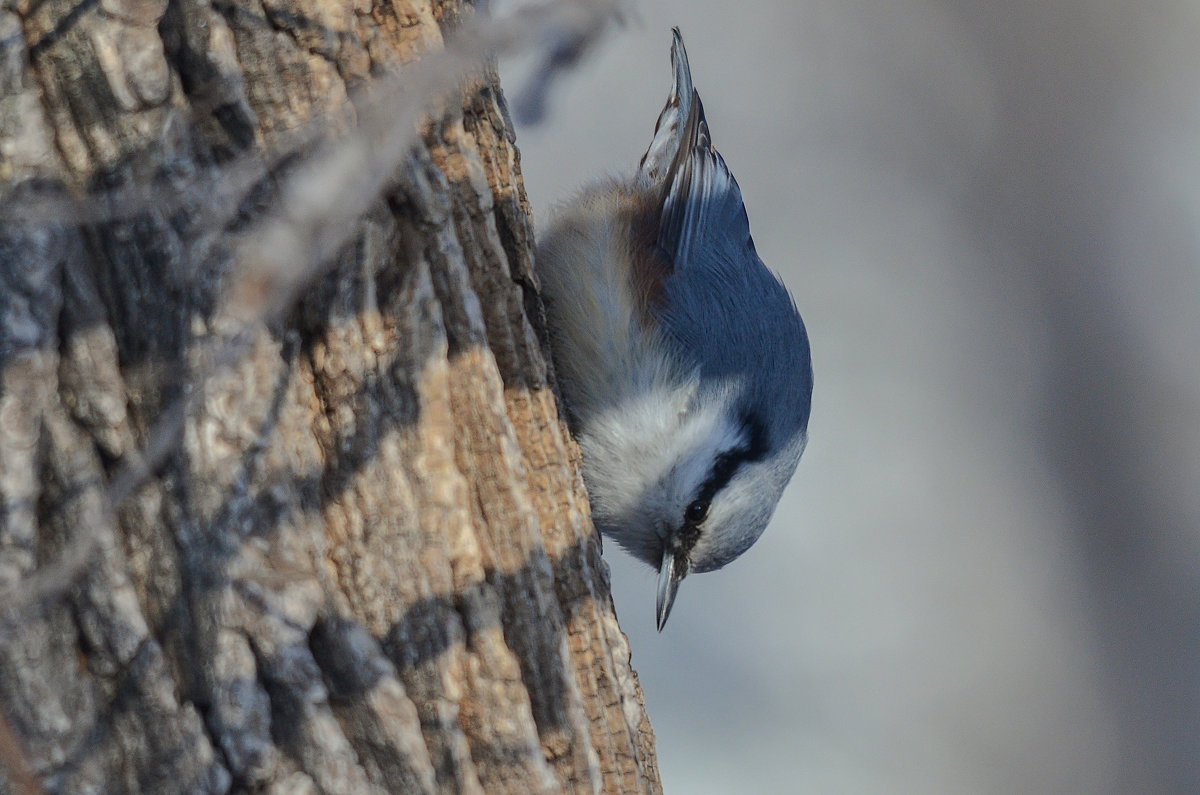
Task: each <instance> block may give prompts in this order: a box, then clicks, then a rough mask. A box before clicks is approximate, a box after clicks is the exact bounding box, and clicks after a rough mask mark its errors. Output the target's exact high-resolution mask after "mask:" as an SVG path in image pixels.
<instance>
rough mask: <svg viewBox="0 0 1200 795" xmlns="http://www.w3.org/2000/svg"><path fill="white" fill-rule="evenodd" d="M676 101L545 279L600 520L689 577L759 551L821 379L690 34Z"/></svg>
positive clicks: (566, 220)
mask: <svg viewBox="0 0 1200 795" xmlns="http://www.w3.org/2000/svg"><path fill="white" fill-rule="evenodd" d="M672 37H673V40H672V45H671V63H672V70H673V79H672V85H671V92H670V95H669V96H668V98H667V101H666V104H665V106H664V107H663V110H662V112H661V113H660V114H659V117H658V122H657V124H656V125H655V129H654V135H653V137H652V139H651V141H650V145H649V147H648V148H647V150H646V153H645V154H644V155H643V156H642V158H641V160H640V162H639V164H638V168H637V171H636V173H634V174H633V175H632V176H631V177H623V178H621V177H606V178H600V179H597V180H595V181H593V182H592V183H591V184H589V185H587V186H585V187H584V188H583V189H582V190H580V192H579V193H578V194H577V195H575V196H574V198H572V199H570V200H569V201H567V202H566V203H564V204H562V205H560V206H559V207H558V208H557V209H556V210H555V211H553V213H552V215H551V219H550V222H549V224H548V225H547V228H546V230H545V232H544V233H543V234H542V235H541V236H540V238H539V240H538V243H537V247H536V250H535V258H534V263H535V264H534V269H535V273H536V274H537V278H538V281H539V283H540V289H541V296H542V301H543V306H544V309H545V320H546V329H547V337H548V342H549V347H550V353H551V358H552V360H553V364H554V370H555V372H556V376H557V383H558V388H559V392H560V395H561V398H562V401H563V403H564V404H565V408H566V420H567V424H568V428H569V429H570V430H571V433H572V435H573V436H574V437H575V440H576V442H577V444H578V445H579V449H580V453H581V457H582V473H583V480H584V485H585V486H586V488H587V492H588V498H589V502H590V504H591V512H592V519H593V521H594V523H595V525H596V527H597V529H598V530H599V531H600V532H601V533H602V534H603V536H604V537H607V538H611V539H612V540H614V541H615V542H616V543H617V544H618V545H619V546H620V547H622V548H623V549H625V550H626V551H627V552H628V553H630V554H631V555H633V556H634V557H636V558H637V559H639V560H641V561H643V562H645V563H647V564H649V565H650V566H651V567H653V568H656V569H657V570H658V575H659V576H658V587H657V595H656V603H655V617H656V626H657V628H658V631H659V632H661V631H662V629H663V627H664V626H665V625H666V622H667V618H668V617H669V616H670V614H671V608H672V606H673V605H674V603H675V596H676V594H677V592H678V590H679V586H680V583H681V582H682V581H683V580H684V578H685V577H687V576H689V575H690V574H692V573H702V572H709V571H715V570H717V569H720V568H721V567H723V566H725V565H726V564H728V563H730V562H731V561H733V560H734V559H736V558H737V557H739V556H740V555H741V554H742V553H744V552H745V551H746V550H747V549H748V548H749V547H750V546H751V545H752V544H753V543H754V542H755V541H757V540H758V538H759V536H761V535H762V532H763V530H764V529H765V528H766V526H767V523H768V522H769V521H770V519H771V516H772V514H773V513H774V511H775V507H776V505H777V504H778V502H779V498H780V496H781V494H782V492H783V489H784V487H785V486H786V485H787V483H788V482H789V481H790V479H791V478H792V475H793V473H794V472H795V470H796V467H797V464H798V463H799V461H800V456H801V454H802V453H803V452H804V449H805V446H806V444H807V442H808V420H809V414H810V409H811V405H812V391H813V372H812V356H811V351H810V346H809V340H808V333H807V331H806V329H805V326H804V321H803V320H802V319H801V316H800V312H799V310H798V309H797V307H796V303H795V301H794V300H793V298H792V296H791V294H790V293H789V291H788V290H787V288H786V287H785V286H784V284H783V282H782V281H781V280H780V279H779V277H778V276H776V275H775V274H774V273H772V271H770V270H769V269H768V268H767V266H766V265H765V264H764V263H763V261H762V259H760V258H759V256H758V253H757V251H756V250H755V247H754V241H753V239H752V238H751V236H750V223H749V219H748V217H747V213H746V207H745V204H744V202H743V200H742V193H741V189H740V188H739V187H738V183H737V181H736V180H735V179H734V177H733V174H732V173H731V172H730V170H729V167H728V166H727V165H726V164H725V160H724V158H722V156H721V155H720V154H718V152H717V150H716V149H715V148H714V147H713V144H712V137H711V134H710V132H709V126H708V122H707V120H706V119H705V116H704V106H703V105H702V103H701V101H700V95H699V93H698V92H697V91H696V90H695V88H694V87H693V85H692V74H691V68H690V66H689V64H688V56H687V50H686V49H685V47H684V43H683V36H682V34H681V33H680V31H679V28H674V29H673V30H672Z"/></svg>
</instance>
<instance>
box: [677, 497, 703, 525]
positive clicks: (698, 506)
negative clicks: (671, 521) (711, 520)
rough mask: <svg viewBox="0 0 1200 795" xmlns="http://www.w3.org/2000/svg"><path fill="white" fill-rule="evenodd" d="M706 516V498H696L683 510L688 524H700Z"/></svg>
mask: <svg viewBox="0 0 1200 795" xmlns="http://www.w3.org/2000/svg"><path fill="white" fill-rule="evenodd" d="M707 517H708V500H696V501H695V502H693V503H692V504H691V505H689V506H688V507H687V510H686V511H684V512H683V518H684V519H686V520H687V522H688V524H693V525H695V524H700V523H701V522H703V521H704V520H705V519H706V518H707Z"/></svg>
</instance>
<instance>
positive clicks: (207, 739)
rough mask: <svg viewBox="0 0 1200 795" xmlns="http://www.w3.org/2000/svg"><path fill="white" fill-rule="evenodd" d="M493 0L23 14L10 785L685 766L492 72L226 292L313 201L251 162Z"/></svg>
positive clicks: (297, 781)
mask: <svg viewBox="0 0 1200 795" xmlns="http://www.w3.org/2000/svg"><path fill="white" fill-rule="evenodd" d="M472 14H473V11H472V9H471V8H470V7H468V6H465V5H464V4H463V3H462V2H460V1H459V0H390V1H389V0H358V2H355V3H345V2H332V0H261V2H260V0H253V1H252V2H248V3H240V2H239V3H228V2H224V1H223V0H170V2H168V0H98V1H97V0H83V1H82V2H81V0H13V2H5V3H4V5H3V6H2V7H0V56H2V57H0V181H2V186H0V190H2V193H0V200H2V202H3V207H2V208H0V215H2V214H3V213H4V212H7V213H8V215H7V216H6V217H4V218H3V220H0V368H2V369H0V499H2V501H3V505H2V507H3V511H2V514H0V515H2V517H3V519H2V524H0V707H2V714H0V790H5V789H7V790H12V791H38V790H40V789H44V790H47V791H53V792H89V791H91V792H100V791H104V792H120V791H126V792H133V791H138V792H155V791H157V792H177V791H188V792H191V791H196V792H206V791H212V792H224V791H229V790H233V791H248V790H256V791H257V790H264V791H278V792H291V791H323V792H366V791H391V792H434V791H438V792H443V791H444V792H483V791H486V792H497V793H503V792H513V793H530V792H557V791H580V792H596V791H603V792H637V791H657V790H659V789H660V785H659V783H658V774H657V769H656V767H655V761H654V740H653V735H652V733H651V730H650V726H649V723H648V720H647V718H646V715H645V712H644V709H643V705H642V699H641V693H640V690H639V688H638V683H637V678H636V676H635V674H634V673H633V671H632V670H631V668H630V667H629V649H628V646H627V643H626V640H625V638H624V636H623V634H622V633H621V631H620V628H619V627H618V625H617V622H616V617H615V615H614V612H613V606H612V603H611V600H610V598H609V593H608V581H607V571H606V569H605V566H604V564H603V562H602V561H601V559H600V556H599V552H600V549H599V542H598V540H597V539H596V537H595V535H594V533H593V530H592V526H591V523H590V520H589V518H588V512H587V501H586V495H585V492H584V491H583V489H582V485H581V481H580V477H579V469H578V461H577V452H576V450H575V448H574V446H573V445H572V444H571V442H570V439H569V437H568V436H567V434H566V432H565V429H564V426H563V424H562V422H561V421H560V419H559V415H558V411H557V407H556V403H555V398H554V395H553V392H552V390H551V387H550V384H551V381H552V375H551V373H550V372H549V368H548V365H547V357H546V355H545V351H544V348H543V345H542V342H541V340H542V339H544V337H543V335H541V334H540V333H539V325H538V324H539V322H540V321H539V320H538V308H537V307H538V303H537V300H536V293H535V290H536V283H535V279H534V276H533V273H532V270H531V261H530V258H531V248H532V232H531V224H530V220H529V214H528V205H527V203H526V200H525V196H524V193H523V188H522V185H521V179H520V170H519V163H518V156H517V152H516V149H515V148H514V146H513V139H512V129H511V126H510V125H509V123H508V122H507V116H506V113H505V112H504V106H503V98H502V96H501V94H500V89H499V85H498V81H497V79H496V77H495V75H494V73H490V74H486V75H484V76H481V77H479V78H478V79H475V80H473V81H471V82H470V84H469V85H468V86H467V87H466V88H465V89H463V90H462V91H461V92H460V94H459V95H458V96H459V98H460V99H461V104H460V105H459V103H457V102H456V101H451V102H447V103H446V105H448V106H452V107H449V108H448V109H447V110H445V112H439V114H435V118H434V119H433V120H432V121H429V122H428V123H427V124H426V125H425V126H424V127H423V129H422V135H421V137H420V139H419V141H420V143H419V144H418V145H417V146H416V148H415V150H414V151H413V152H412V153H411V154H410V155H409V156H408V157H407V158H406V159H405V160H404V162H403V164H402V166H401V168H399V169H398V172H399V173H397V174H396V175H395V177H394V179H392V180H391V181H390V182H389V183H388V188H387V190H386V191H385V192H384V193H383V195H380V196H378V197H376V198H374V199H373V200H372V201H371V202H369V203H368V209H367V211H366V212H365V213H363V214H361V216H360V217H359V218H358V219H357V221H356V222H355V223H354V224H353V230H352V234H351V235H350V236H349V238H348V242H347V243H345V244H344V245H340V246H339V247H338V249H337V254H336V256H334V257H333V258H332V261H330V262H325V263H323V265H322V268H321V269H320V271H319V272H318V273H316V274H315V276H314V277H313V278H311V279H309V280H306V281H304V282H303V283H301V284H300V285H299V287H300V288H301V289H300V292H301V295H300V297H299V298H298V299H297V300H296V301H293V302H289V303H288V304H287V305H286V306H285V308H284V309H283V311H281V312H275V313H266V312H264V313H261V314H260V315H253V314H252V315H251V316H250V317H249V320H247V317H246V316H245V313H244V312H240V311H239V309H238V301H239V300H241V299H240V298H239V296H241V297H242V298H244V297H245V294H246V292H247V291H249V292H251V293H253V292H254V291H255V290H256V289H257V290H260V291H266V292H269V291H270V290H271V289H272V284H273V283H272V282H271V281H270V279H266V278H264V279H261V280H257V281H256V278H255V275H254V272H253V270H252V269H251V270H249V271H246V270H245V263H244V262H243V261H242V260H243V259H244V256H242V255H243V254H244V252H245V251H246V250H247V249H246V247H245V246H244V245H243V242H244V239H245V237H246V236H247V235H250V236H252V235H253V234H254V231H255V229H256V228H257V227H255V220H256V219H257V218H259V217H261V216H263V215H264V214H269V213H271V212H275V211H278V209H279V208H280V206H283V205H287V203H288V202H304V201H310V200H313V201H317V200H319V199H320V197H319V196H318V197H317V198H316V199H313V198H312V197H295V196H288V195H284V193H283V191H282V189H281V188H280V185H281V183H282V180H283V178H284V176H285V175H286V174H288V173H289V169H291V168H293V167H294V164H295V162H297V161H301V160H303V155H302V154H296V155H294V156H288V157H276V158H275V160H274V161H273V162H271V163H270V164H269V167H268V168H267V169H266V171H267V172H268V173H266V175H265V176H261V175H256V178H255V179H253V180H250V181H249V183H247V186H246V189H245V190H241V189H238V188H237V186H236V185H234V187H233V188H230V183H236V182H237V180H236V179H235V178H234V177H235V176H236V175H237V174H238V173H240V172H239V168H241V165H244V163H245V162H246V159H247V155H255V156H256V157H257V158H258V159H257V160H256V161H255V162H265V161H266V159H267V154H265V153H278V152H283V151H293V152H302V151H303V149H304V147H303V145H299V146H298V145H297V144H296V141H297V140H301V141H302V142H303V141H304V140H306V139H305V136H309V135H310V134H311V132H312V130H314V129H319V130H321V131H328V130H329V129H331V128H333V129H337V130H343V131H345V130H353V129H354V128H355V125H356V123H357V118H358V111H359V110H360V109H359V108H356V105H355V102H354V101H353V100H352V99H351V97H352V96H353V95H354V92H355V90H356V89H357V88H359V87H361V86H365V85H368V84H370V83H371V82H372V79H373V77H374V76H377V75H379V74H381V73H382V72H383V71H384V70H385V69H390V68H392V67H395V66H397V65H398V64H404V63H410V62H413V61H414V60H416V59H418V58H419V57H420V56H421V55H422V54H424V53H428V52H431V51H435V50H436V49H437V48H439V47H440V46H441V44H442V41H443V34H445V33H447V31H450V30H452V29H454V28H455V26H456V25H458V24H459V23H460V22H461V21H462V20H463V19H464V18H466V17H470V16H471V15H472ZM401 74H403V73H401ZM256 153H257V154H256ZM239 164H241V165H239ZM259 176H261V178H258V177H259ZM47 196H50V197H52V198H56V200H61V201H60V203H59V204H57V205H56V204H54V203H53V202H50V203H47V202H46V197H47ZM114 196H124V197H126V198H128V197H129V196H134V197H135V200H133V201H132V206H133V207H134V209H133V210H130V209H129V205H130V203H129V202H126V204H124V205H122V204H121V202H118V201H117V200H116V199H113V198H112V197H114ZM79 197H91V198H88V199H87V200H83V201H80V200H78V199H79ZM97 197H108V198H104V199H101V198H97ZM138 197H140V198H138ZM147 197H149V198H148V199H147ZM72 202H74V204H72ZM139 202H140V204H139ZM55 206H57V207H60V208H61V207H64V206H74V207H77V208H79V212H78V215H77V216H76V217H60V218H58V219H57V220H56V219H55V218H53V217H50V216H51V214H50V213H48V212H45V211H43V212H40V213H39V212H33V211H28V212H26V210H28V208H34V207H42V208H45V207H55ZM239 236H240V237H239ZM239 252H241V253H239ZM239 269H240V270H239ZM247 273H249V275H247ZM143 464H145V465H146V466H147V467H148V468H149V469H150V471H149V472H140V471H139V467H141V466H142V465H143Z"/></svg>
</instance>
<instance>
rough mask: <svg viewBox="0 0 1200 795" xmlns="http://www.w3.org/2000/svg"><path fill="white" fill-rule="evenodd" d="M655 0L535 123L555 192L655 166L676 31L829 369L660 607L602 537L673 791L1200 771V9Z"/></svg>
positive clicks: (1144, 777) (651, 585)
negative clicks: (732, 527) (737, 536)
mask: <svg viewBox="0 0 1200 795" xmlns="http://www.w3.org/2000/svg"><path fill="white" fill-rule="evenodd" d="M506 7H507V6H505V5H500V4H494V8H495V11H496V13H498V14H502V13H504V11H505V8H506ZM633 8H634V9H635V10H636V13H635V15H634V18H633V19H631V20H630V22H629V24H628V25H627V26H626V27H625V29H623V30H615V31H614V32H612V33H611V34H610V35H609V36H608V37H607V38H606V39H605V40H604V41H603V42H601V44H600V46H599V48H598V50H597V51H596V52H595V53H593V54H592V55H591V57H589V58H587V59H586V60H585V61H584V62H583V63H582V64H581V65H580V66H579V67H578V68H577V69H576V70H575V71H574V72H573V73H572V74H570V75H568V76H567V77H566V78H565V79H564V80H562V81H561V83H560V84H558V85H557V86H556V87H555V90H554V92H553V93H552V95H551V97H550V105H549V108H548V116H547V118H546V120H545V121H544V122H543V123H542V124H541V125H539V126H536V127H529V128H526V127H520V126H519V127H518V141H517V142H518V145H519V147H520V149H521V154H522V161H523V168H524V173H525V179H526V187H527V189H528V192H529V196H530V200H531V202H532V204H533V206H534V210H535V222H536V224H537V225H538V226H539V228H541V227H542V226H544V224H545V219H546V213H547V210H548V208H549V207H550V206H551V205H552V204H553V203H554V202H556V201H561V200H563V199H565V198H567V197H569V195H570V194H571V192H572V191H573V190H575V189H576V188H577V187H578V186H579V185H581V184H582V183H584V182H585V181H586V180H588V179H589V178H592V177H595V176H596V175H600V174H604V173H630V172H631V171H632V169H633V168H634V167H635V166H636V162H637V159H638V157H639V156H640V155H641V153H642V151H643V150H644V149H645V147H646V144H647V143H648V142H649V140H650V136H651V133H652V130H653V126H654V121H655V118H656V117H657V114H658V111H659V109H660V108H661V106H662V103H663V101H664V100H665V98H666V94H667V91H668V89H669V86H670V72H669V57H668V51H669V44H670V33H669V30H670V27H671V26H672V25H679V26H680V27H681V28H682V30H683V34H684V37H685V40H686V42H687V45H688V51H689V54H690V56H691V63H692V70H693V76H694V78H695V83H696V87H697V88H698V89H699V91H700V93H701V96H702V97H703V99H704V104H705V109H706V111H707V114H708V118H709V122H710V127H711V130H712V134H713V140H714V142H715V144H716V145H717V147H718V148H719V149H720V150H721V152H722V153H723V155H724V156H725V159H726V161H727V162H728V164H729V166H730V168H731V169H732V170H733V172H734V174H735V176H736V177H737V179H738V181H739V183H740V185H741V188H742V192H743V194H744V197H745V199H746V204H747V207H748V210H749V215H750V223H751V228H752V232H753V235H754V239H755V243H756V245H757V248H758V251H759V253H760V254H761V255H762V257H763V259H764V260H765V261H766V262H767V264H768V265H769V266H771V267H772V268H774V269H776V270H777V271H779V272H780V273H781V274H782V276H783V278H784V280H785V281H786V283H787V284H788V285H789V287H790V289H791V290H792V292H793V293H794V295H795V297H796V302H797V304H798V305H799V307H800V310H801V312H802V314H803V316H804V319H805V321H806V323H807V326H808V329H809V335H810V338H811V340H812V347H813V357H814V369H815V375H816V388H815V394H814V401H813V413H812V419H811V423H810V436H811V441H810V444H809V447H808V451H807V452H806V454H805V456H804V459H803V460H802V461H801V463H800V468H799V470H798V472H797V474H796V477H795V479H794V480H793V482H792V484H791V486H790V487H789V488H788V490H787V492H786V493H785V495H784V498H783V501H782V502H781V504H780V506H779V509H778V512H777V513H776V516H775V519H774V521H773V523H772V525H771V526H770V527H769V528H768V530H767V532H766V533H765V534H764V536H763V537H762V539H761V540H760V541H759V542H758V544H757V545H755V546H754V547H753V548H752V549H751V550H750V551H749V552H748V553H747V554H746V555H744V556H743V557H742V558H741V559H739V560H738V561H735V562H734V563H733V564H731V565H730V566H729V567H727V568H726V569H724V570H722V571H720V572H717V573H713V574H705V575H697V576H693V577H691V578H689V579H688V580H687V581H686V582H685V583H684V584H683V586H682V588H681V590H680V594H679V598H678V601H677V602H676V605H675V609H674V612H673V613H672V616H671V620H670V623H669V625H668V627H667V629H666V631H665V632H663V633H662V634H661V635H660V634H658V633H656V632H655V631H654V589H655V575H654V573H653V572H652V571H650V570H649V569H645V568H641V567H639V566H637V565H635V564H634V563H633V562H632V561H631V559H630V558H629V557H627V556H625V555H624V554H622V553H621V551H620V550H619V549H618V548H617V547H616V545H615V544H607V545H606V559H607V560H608V562H609V564H610V566H611V567H612V571H613V590H614V592H615V598H616V602H617V610H618V614H619V616H620V618H621V624H622V626H623V627H624V629H625V631H626V632H627V633H628V634H629V637H630V643H631V646H632V648H633V665H634V667H635V668H636V669H637V671H638V672H639V674H640V677H641V682H642V686H643V688H644V689H645V693H646V699H647V702H648V708H649V713H650V716H651V720H652V722H653V724H654V728H655V731H656V734H657V738H658V752H659V763H660V765H661V769H662V775H663V783H664V785H665V787H666V790H667V791H668V792H671V793H787V792H805V793H807V792H813V793H921V794H922V795H928V794H929V793H956V794H957V793H1035V792H1036V793H1126V792H1139V793H1152V792H1164V793H1171V792H1181V793H1182V792H1189V791H1190V792H1198V791H1200V44H1198V42H1200V10H1198V8H1200V7H1198V5H1197V4H1196V3H1183V2H1141V3H1136V4H1134V3H1118V2H1100V1H1099V0H1090V1H1089V0H1072V1H1067V2H1054V3H1032V2H1020V3H1012V2H1000V1H999V0H995V1H994V2H967V1H966V0H940V1H939V0H893V2H886V3H881V2H863V1H862V0H848V1H847V0H836V1H835V0H824V1H818V0H787V1H783V0H780V1H779V2H753V3H740V4H732V3H725V2H714V0H702V1H698V0H670V2H668V1H667V0H657V1H656V2H643V3H639V4H636V5H635V6H633ZM733 9H736V10H733ZM527 66H528V65H527V64H522V63H520V62H505V63H503V64H502V69H501V71H502V75H503V77H504V81H505V85H506V88H507V90H508V93H509V96H510V99H511V98H512V97H514V96H515V95H516V93H517V89H518V88H519V87H520V85H521V79H522V75H523V74H524V73H525V71H527Z"/></svg>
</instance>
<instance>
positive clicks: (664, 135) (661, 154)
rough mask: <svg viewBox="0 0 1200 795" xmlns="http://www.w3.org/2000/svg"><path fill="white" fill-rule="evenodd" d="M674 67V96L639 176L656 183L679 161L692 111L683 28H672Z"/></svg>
mask: <svg viewBox="0 0 1200 795" xmlns="http://www.w3.org/2000/svg"><path fill="white" fill-rule="evenodd" d="M671 34H672V37H673V38H672V41H671V66H672V69H673V71H674V79H673V80H672V83H671V94H670V96H668V97H667V104H666V105H664V106H663V109H662V112H661V113H660V114H658V122H657V123H656V124H655V125H654V138H653V139H652V140H651V141H650V147H649V148H648V149H647V150H646V154H644V155H642V161H641V163H640V164H639V166H638V171H639V173H641V174H643V175H644V176H646V177H647V178H648V179H649V180H650V181H651V182H652V183H656V182H658V181H659V180H660V179H662V175H663V174H664V173H665V172H666V170H667V169H668V168H669V167H670V165H671V162H672V161H673V160H674V159H675V153H676V152H677V151H679V145H680V142H681V138H682V135H683V128H684V125H686V124H687V120H688V116H689V115H690V114H691V110H692V95H693V94H694V89H693V88H692V70H691V67H689V66H688V57H687V49H686V48H685V47H684V46H683V35H682V34H680V32H679V28H672V29H671Z"/></svg>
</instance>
